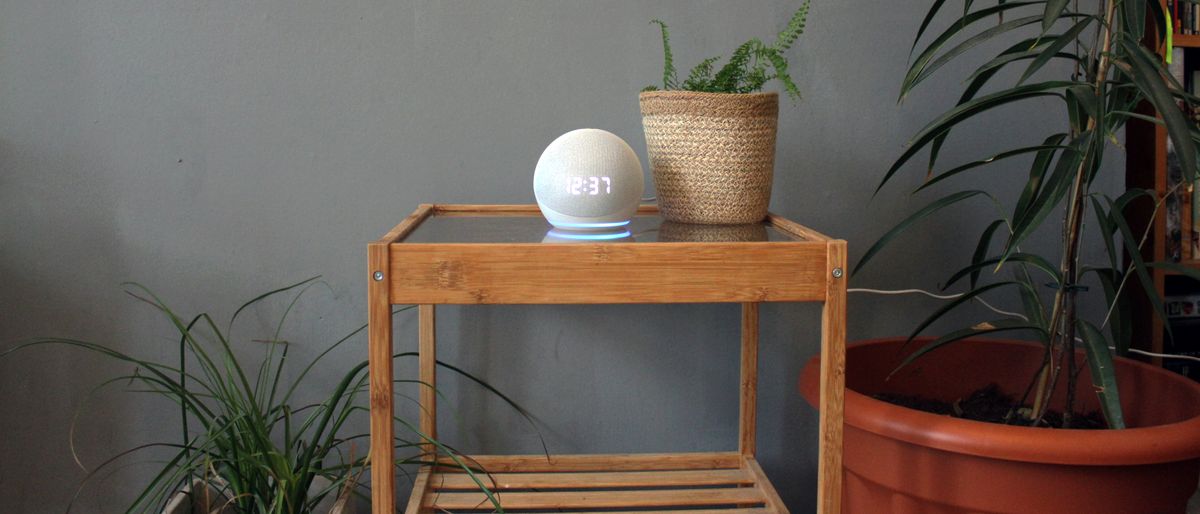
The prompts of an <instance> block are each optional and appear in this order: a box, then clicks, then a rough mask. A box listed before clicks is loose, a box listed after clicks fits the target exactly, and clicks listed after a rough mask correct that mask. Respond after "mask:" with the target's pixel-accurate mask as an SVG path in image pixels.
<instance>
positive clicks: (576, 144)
mask: <svg viewBox="0 0 1200 514" xmlns="http://www.w3.org/2000/svg"><path fill="white" fill-rule="evenodd" d="M644 190H645V181H644V178H643V173H642V161H641V160H640V159H638V156H637V154H636V153H634V152H633V149H632V148H630V147H629V145H628V144H627V143H625V141H624V140H622V139H621V138H619V137H617V136H616V135H615V134H613V133H611V132H607V131H604V130H599V129H579V130H572V131H571V132H567V133H566V134H563V135H561V136H559V137H558V139H555V140H554V142H552V143H550V146H548V147H546V150H545V151H544V152H542V156H541V158H539V159H538V162H537V168H535V169H534V172H533V196H534V197H536V198H537V203H538V208H540V209H541V210H542V215H543V216H545V217H546V221H549V222H550V224H551V225H554V226H555V227H558V228H562V229H567V230H576V231H578V230H611V229H613V228H617V227H624V226H625V225H628V224H629V221H630V220H631V219H632V218H633V215H634V213H635V212H637V207H638V202H640V201H641V198H642V192H643V191H644Z"/></svg>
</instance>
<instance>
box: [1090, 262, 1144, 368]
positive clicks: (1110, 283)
mask: <svg viewBox="0 0 1200 514" xmlns="http://www.w3.org/2000/svg"><path fill="white" fill-rule="evenodd" d="M1083 271H1084V273H1088V272H1093V273H1095V274H1096V277H1097V278H1098V279H1099V281H1100V287H1101V289H1103V291H1104V300H1105V305H1106V306H1108V307H1110V308H1112V314H1111V317H1110V318H1109V319H1108V326H1109V333H1110V335H1111V336H1112V339H1113V345H1114V346H1116V352H1117V355H1122V356H1123V355H1126V354H1128V353H1129V346H1130V344H1131V343H1132V342H1133V306H1132V305H1131V302H1130V300H1129V295H1126V294H1122V295H1119V296H1118V295H1117V291H1118V290H1119V289H1120V285H1119V284H1120V283H1121V281H1122V278H1123V277H1124V275H1122V274H1121V272H1119V271H1117V270H1116V269H1115V268H1094V267H1088V268H1085V269H1084V270H1083ZM1114 303H1116V304H1117V305H1116V307H1115V308H1113V307H1111V306H1112V305H1113V304H1114Z"/></svg>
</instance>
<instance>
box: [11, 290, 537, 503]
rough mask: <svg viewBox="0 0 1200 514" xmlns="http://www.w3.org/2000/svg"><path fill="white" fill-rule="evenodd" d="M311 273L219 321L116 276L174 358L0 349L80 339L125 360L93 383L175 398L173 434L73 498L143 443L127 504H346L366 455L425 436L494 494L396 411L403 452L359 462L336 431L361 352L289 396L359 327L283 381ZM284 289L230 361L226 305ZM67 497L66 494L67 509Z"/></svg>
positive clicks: (361, 447) (344, 423)
mask: <svg viewBox="0 0 1200 514" xmlns="http://www.w3.org/2000/svg"><path fill="white" fill-rule="evenodd" d="M317 284H323V282H320V281H318V279H317V277H314V278H311V279H308V280H305V281H303V282H300V283H297V284H293V285H290V286H287V287H283V288H280V289H277V290H274V291H271V292H268V293H266V294H263V295H260V296H258V297H256V298H254V299H253V300H251V301H249V302H247V303H245V304H243V305H241V306H240V307H239V308H238V309H237V310H236V311H234V314H233V316H232V317H231V318H230V320H229V322H228V324H227V325H225V327H224V328H222V327H221V326H220V325H218V324H217V323H216V322H215V321H214V320H213V318H212V317H210V316H209V315H208V314H206V313H200V314H198V315H195V316H192V317H183V316H181V315H179V314H177V313H176V312H175V311H174V310H172V309H171V308H170V307H168V306H167V304H166V303H165V302H163V301H162V300H161V299H160V298H159V297H158V296H156V295H155V294H154V293H153V292H151V291H150V290H149V289H146V288H145V287H143V286H141V285H138V284H127V289H126V292H127V293H128V294H129V295H130V296H131V297H133V298H135V299H137V300H139V301H142V302H145V303H146V304H149V305H150V306H151V307H152V308H154V309H155V310H157V311H158V312H159V313H161V314H162V316H163V318H165V320H166V321H167V322H168V323H169V324H170V325H171V326H172V327H173V328H174V330H175V334H174V335H175V337H177V338H178V344H179V354H178V356H179V360H178V362H175V363H170V364H168V363H162V362H153V361H149V360H145V359H141V358H138V357H135V356H132V355H129V354H127V353H124V352H121V351H119V350H116V349H114V348H112V347H110V346H106V345H102V344H98V343H94V342H89V341H82V340H78V339H68V338H59V337H51V338H38V339H34V340H31V341H27V342H24V343H21V344H19V345H16V346H14V347H12V348H10V349H8V350H6V351H4V352H2V353H0V358H5V357H8V356H9V355H11V354H13V353H15V352H21V351H28V350H29V349H31V348H37V347H46V346H59V347H66V348H73V349H80V350H85V351H88V352H91V353H93V354H95V355H97V356H98V357H103V358H109V359H114V360H116V361H119V362H123V363H127V364H130V365H132V366H133V367H134V370H133V371H131V372H130V373H128V374H126V375H123V376H119V377H114V378H113V379H110V380H108V381H105V382H104V383H102V384H100V385H99V386H97V387H96V389H100V388H103V387H107V386H111V385H115V384H127V387H128V390H129V391H132V392H138V393H149V394H153V395H158V396H162V397H165V398H167V399H169V400H170V401H171V402H172V403H174V404H176V405H178V406H179V411H178V416H179V418H178V419H179V421H180V427H179V428H180V432H179V439H178V440H176V441H161V442H152V443H148V444H143V445H140V446H137V447H135V448H133V449H130V450H127V451H125V452H121V453H119V454H118V455H116V456H115V457H113V458H111V459H108V460H106V461H104V462H103V463H102V464H100V465H99V466H96V467H95V468H93V469H91V470H89V471H88V473H87V475H86V477H85V478H84V480H83V483H81V484H80V486H79V492H77V493H76V498H78V496H79V494H80V492H82V491H83V490H84V487H85V486H86V485H87V484H88V483H89V482H90V481H91V480H92V479H93V478H96V477H98V476H101V474H102V473H104V472H105V471H106V470H107V469H109V468H111V467H113V466H115V465H118V464H120V463H121V461H122V459H123V458H125V457H128V456H130V455H132V454H135V453H139V452H142V451H147V450H151V451H153V450H158V451H165V452H167V454H168V456H167V458H166V459H165V460H164V461H162V462H163V465H162V468H161V469H160V470H159V471H158V473H157V474H156V475H155V476H154V478H153V479H152V480H151V481H150V482H149V483H147V484H145V486H143V487H142V489H141V490H140V491H139V493H138V494H137V496H136V497H135V499H134V500H133V501H132V503H131V504H130V505H129V506H128V508H127V509H126V511H125V512H127V513H158V512H161V513H163V514H351V513H352V512H354V509H353V507H354V503H353V501H352V500H354V499H355V497H359V496H364V492H363V487H365V486H364V484H363V483H361V482H360V481H359V478H360V476H361V475H362V474H363V473H364V472H365V471H366V470H367V469H368V467H369V466H370V465H376V466H379V465H383V466H401V465H407V464H417V463H421V462H423V461H427V460H429V459H430V458H432V457H431V456H429V455H424V454H423V453H422V450H421V448H422V445H423V444H427V443H433V445H434V446H435V447H436V448H437V449H438V451H439V452H440V453H442V454H444V455H448V456H449V457H450V458H451V459H453V460H454V461H455V462H458V463H459V464H460V465H461V466H462V467H463V470H464V471H465V472H466V473H468V474H469V476H471V477H472V478H474V479H475V481H476V483H477V484H478V485H479V486H480V489H481V490H483V491H484V493H485V494H486V495H487V497H488V498H490V499H492V500H493V501H494V498H492V494H491V492H490V491H488V489H487V488H486V487H485V486H484V483H485V480H486V478H485V479H482V480H481V479H479V478H478V477H477V475H476V472H475V471H474V470H473V469H474V468H477V466H474V467H472V466H468V463H465V462H463V460H461V459H460V458H459V455H458V453H457V452H455V451H454V450H453V449H451V448H447V447H446V446H445V445H443V444H442V443H440V442H438V441H436V440H433V439H430V438H428V437H427V436H426V435H425V434H423V433H421V432H420V430H419V429H418V428H417V427H416V426H414V425H413V424H411V423H409V422H408V421H407V420H405V419H403V418H399V417H397V418H396V423H397V424H398V425H401V426H403V427H406V428H407V429H408V434H409V435H408V437H399V436H398V437H397V440H396V443H395V444H396V447H397V448H398V449H401V450H402V451H403V450H409V453H408V455H407V456H405V457H403V458H401V459H399V460H397V462H394V463H391V462H389V463H370V462H368V461H367V459H366V455H367V454H368V452H367V449H366V448H365V441H367V434H355V433H348V430H347V429H348V428H349V425H350V423H352V422H353V420H355V419H364V418H365V414H366V411H367V409H368V407H367V405H365V401H364V398H365V396H366V392H367V387H368V385H367V384H368V383H367V373H366V369H367V363H366V362H365V361H363V362H361V363H359V364H357V365H355V366H353V367H352V368H350V369H349V370H347V371H346V372H345V373H344V374H343V375H342V376H341V378H340V379H339V380H337V381H336V382H335V383H333V384H331V385H332V386H333V387H332V388H330V389H328V390H327V392H326V393H325V394H324V396H323V397H321V398H320V399H318V400H317V401H316V403H309V402H307V401H305V402H300V401H299V400H298V399H297V394H296V393H297V390H298V389H299V388H300V386H301V384H302V383H304V380H305V378H306V377H308V375H309V373H310V372H311V371H313V369H315V368H316V367H317V366H318V365H319V364H321V362H322V360H323V359H325V358H326V357H327V356H329V355H330V354H331V353H332V352H334V351H336V350H339V349H341V348H342V347H343V345H344V344H346V343H347V342H348V341H353V340H354V337H355V336H356V335H359V334H360V333H362V332H363V331H364V330H365V329H366V325H363V326H360V327H358V328H357V329H355V330H354V331H352V332H350V333H349V334H347V335H346V336H345V337H342V338H340V339H338V340H337V341H335V342H333V343H332V344H330V345H329V346H328V347H326V348H324V349H323V350H322V351H320V353H318V354H317V356H316V357H315V358H313V359H312V360H311V361H309V362H308V363H307V364H306V365H304V367H302V368H300V369H299V370H298V371H297V372H296V373H295V375H294V376H295V378H294V379H292V380H290V381H285V379H284V377H285V375H286V374H288V373H287V370H286V369H285V364H286V362H287V360H288V354H289V351H290V348H291V346H292V345H293V344H295V343H292V342H288V341H286V340H284V339H282V338H281V331H282V330H283V328H284V326H285V323H284V321H285V320H286V319H287V317H288V313H289V312H290V311H291V310H292V309H293V308H294V307H295V306H296V304H297V302H298V301H299V300H300V298H301V296H302V295H304V293H305V292H306V291H308V290H309V289H310V288H311V287H312V286H314V285H317ZM287 293H293V296H292V298H290V299H289V300H288V301H287V303H286V304H285V305H286V307H285V308H284V310H283V314H282V316H281V317H280V319H279V321H278V324H277V325H276V328H275V329H274V332H273V333H272V334H268V335H267V336H266V337H261V338H253V339H247V340H246V342H247V343H248V344H253V345H257V346H261V347H262V355H263V358H262V359H261V361H259V362H243V361H241V360H239V359H238V357H237V354H236V353H237V352H235V349H234V348H235V346H236V343H235V342H234V339H233V334H232V333H233V331H234V329H235V328H237V327H236V326H235V322H236V321H237V319H238V316H239V315H240V314H242V313H244V312H246V311H247V309H250V308H252V307H255V306H256V305H259V304H261V303H262V302H264V301H265V300H267V299H269V298H272V297H276V296H278V295H282V294H287ZM402 310H407V309H400V311H402ZM400 311H397V312H400ZM408 357H412V358H415V357H416V354H415V353H412V352H409V353H402V354H398V355H396V358H408ZM439 365H441V366H443V367H445V368H447V369H449V370H450V371H453V372H456V373H459V374H461V375H462V376H464V377H466V378H467V379H469V380H471V381H473V382H475V383H477V384H479V385H481V386H483V387H484V388H485V389H487V390H489V391H491V392H492V393H494V394H496V395H498V396H499V397H501V398H502V399H503V400H504V401H506V402H507V403H509V404H510V405H512V406H513V407H514V408H517V410H518V411H519V412H521V414H522V415H525V416H526V419H529V417H528V416H527V415H526V413H525V412H524V411H523V410H521V409H520V407H517V406H516V404H515V403H513V402H512V401H510V400H509V399H508V398H507V397H505V396H504V395H502V394H500V393H499V392H498V391H496V390H495V389H492V388H491V387H490V386H488V385H487V384H486V383H484V382H482V381H480V380H479V379H477V378H475V377H474V376H471V375H469V374H467V373H465V372H463V371H461V370H459V369H457V368H454V367H453V366H449V365H446V364H442V363H439ZM402 381H403V382H411V383H417V381H415V380H402ZM72 433H74V430H72ZM72 448H74V445H73V444H72ZM76 460H77V461H79V459H78V458H76ZM76 498H72V499H71V500H70V503H68V505H67V507H66V511H67V512H70V511H71V508H72V506H73V505H74V503H75V500H76ZM496 506H497V508H498V507H499V506H498V504H496Z"/></svg>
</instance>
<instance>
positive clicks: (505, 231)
mask: <svg viewBox="0 0 1200 514" xmlns="http://www.w3.org/2000/svg"><path fill="white" fill-rule="evenodd" d="M795 240H796V238H794V237H792V236H791V235H789V234H787V233H784V232H782V231H780V230H779V229H777V228H775V227H773V226H771V225H770V224H768V223H754V224H749V225H690V224H684V223H674V222H670V221H666V220H663V219H662V217H660V216H657V215H638V216H634V218H633V220H632V221H631V222H630V223H629V225H626V226H624V227H619V228H617V229H613V230H608V231H602V232H596V231H588V232H578V231H568V230H562V229H556V228H554V227H553V226H551V225H550V223H549V222H547V221H546V219H545V218H543V217H541V216H517V215H513V216H430V217H429V218H428V219H426V220H424V221H423V222H421V224H420V225H418V226H417V228H416V230H414V231H413V232H412V233H411V234H409V235H408V237H406V238H404V239H403V241H402V242H405V243H538V242H542V243H572V242H597V241H605V242H613V243H634V242H637V243H669V242H674V243H698V242H706V243H725V242H729V243H732V242H754V241H795Z"/></svg>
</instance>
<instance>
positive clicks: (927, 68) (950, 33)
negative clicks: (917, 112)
mask: <svg viewBox="0 0 1200 514" xmlns="http://www.w3.org/2000/svg"><path fill="white" fill-rule="evenodd" d="M1014 6H1015V5H1010V4H1004V5H998V6H995V7H991V8H988V9H981V10H979V11H976V12H975V13H971V14H969V15H967V18H969V19H971V20H972V21H971V22H970V23H973V22H975V21H978V20H980V19H983V18H985V17H987V16H988V15H983V16H980V13H984V12H991V14H996V13H1001V12H1004V11H1005V10H1008V9H1011V8H1013V7H1014ZM1016 7H1019V6H1016ZM1040 19H1041V18H1040V17H1038V16H1025V17H1021V18H1017V19H1014V20H1009V21H1006V22H1004V23H1000V24H998V25H995V26H993V27H990V28H988V29H985V30H983V31H982V32H980V33H978V34H975V35H973V36H971V37H969V38H967V39H965V40H963V41H962V42H961V43H959V44H957V45H955V46H954V47H952V48H950V49H949V50H947V51H946V52H945V53H943V54H941V55H938V56H937V57H936V58H935V57H934V56H935V55H936V52H937V51H939V50H941V49H942V48H943V47H944V46H945V44H946V43H948V42H949V41H950V39H952V38H953V37H954V36H956V35H958V34H959V33H960V32H962V29H963V28H965V25H963V26H959V25H957V24H955V25H953V26H951V27H950V28H949V29H946V31H945V32H944V33H942V35H941V36H940V37H939V38H938V39H937V40H936V41H934V42H933V43H931V44H930V46H929V47H928V48H926V49H925V52H923V53H922V54H921V55H920V56H918V57H917V60H916V61H914V62H913V65H912V67H911V68H909V71H908V75H906V76H905V77H904V82H903V83H902V85H901V88H900V99H901V100H903V99H904V98H905V97H906V96H908V93H910V92H912V90H913V88H914V87H916V86H917V84H920V83H921V82H922V81H924V80H925V79H926V78H929V76H930V75H933V73H934V72H935V71H937V70H938V69H939V68H941V67H942V66H945V65H946V63H948V62H950V61H952V60H954V58H955V57H958V56H959V55H962V54H963V53H965V52H966V51H967V50H970V49H972V48H974V47H976V46H978V45H980V44H982V43H985V42H987V41H989V40H991V39H992V38H994V37H996V36H998V35H1000V34H1004V33H1006V32H1009V31H1011V30H1014V29H1018V28H1020V27H1024V26H1026V25H1032V24H1034V23H1037V22H1038V20H1040ZM968 24H969V23H968Z"/></svg>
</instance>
